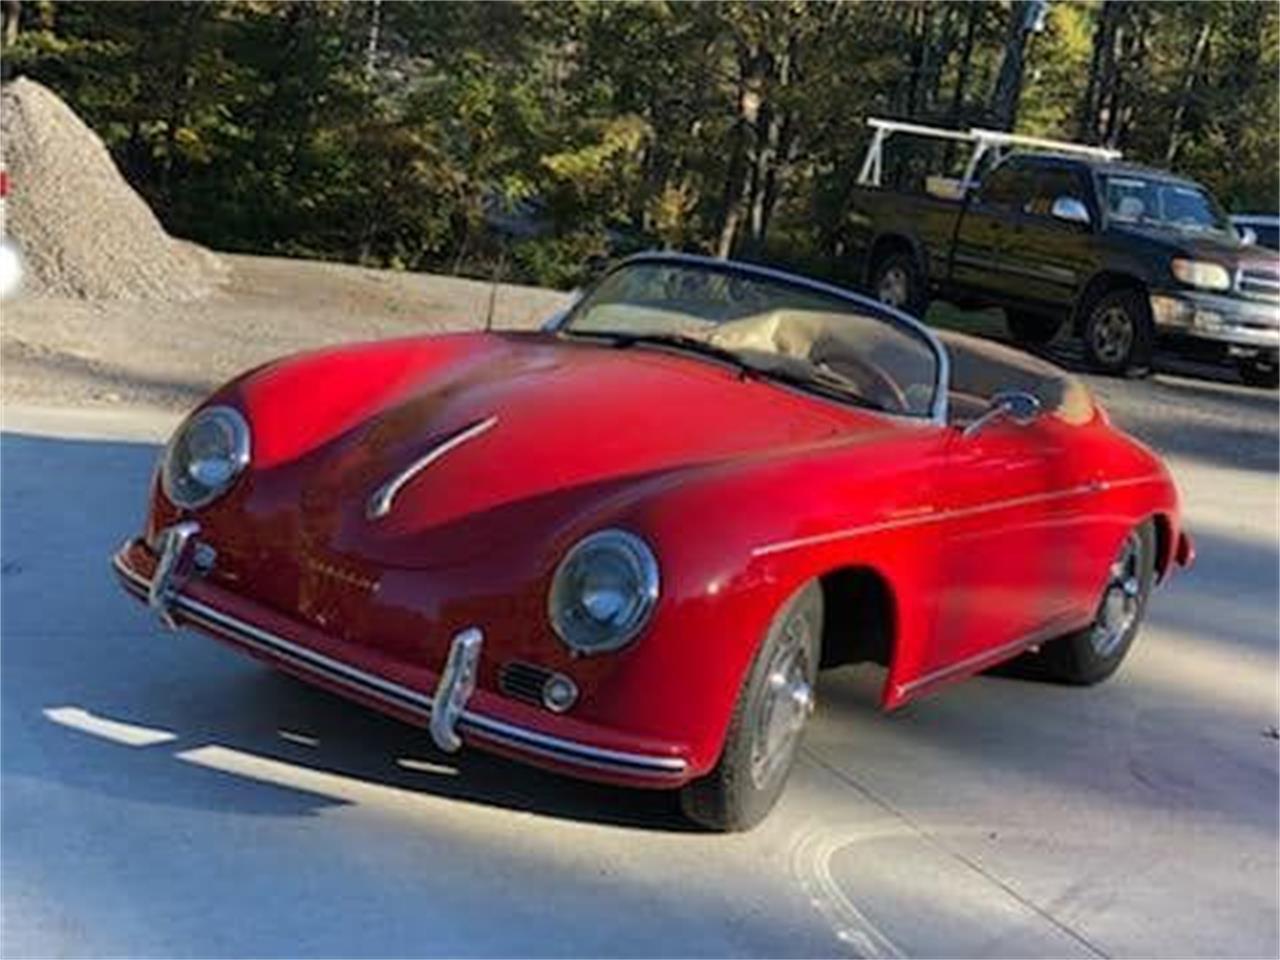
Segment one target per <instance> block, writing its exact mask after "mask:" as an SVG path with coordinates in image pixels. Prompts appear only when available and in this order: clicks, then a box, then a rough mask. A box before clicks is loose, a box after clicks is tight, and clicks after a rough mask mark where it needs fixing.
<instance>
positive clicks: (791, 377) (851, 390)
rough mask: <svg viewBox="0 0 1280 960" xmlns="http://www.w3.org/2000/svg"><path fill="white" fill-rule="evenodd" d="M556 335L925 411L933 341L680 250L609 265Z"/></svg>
mask: <svg viewBox="0 0 1280 960" xmlns="http://www.w3.org/2000/svg"><path fill="white" fill-rule="evenodd" d="M559 332H560V333H561V334H562V335H566V336H578V337H591V338H599V339H603V340H607V341H609V342H610V343H611V344H612V345H614V346H616V347H619V348H622V347H634V346H650V345H652V346H657V347H660V348H664V349H672V350H678V351H684V352H688V353H690V354H694V355H701V356H707V357H708V358H709V359H712V360H713V361H716V362H728V363H732V364H734V365H735V366H737V367H739V368H740V370H741V371H742V373H743V375H744V376H756V377H760V378H762V379H773V380H775V381H778V382H782V383H786V384H788V385H790V386H794V387H798V388H800V389H806V390H809V391H812V392H814V393H820V394H823V395H826V396H829V397H832V398H834V399H837V400H843V401H845V402H848V403H851V404H854V405H857V406H865V407H872V408H875V409H878V410H883V411H886V412H890V413H896V414H906V415H910V416H919V417H928V416H931V415H932V414H933V412H934V404H935V400H936V398H937V395H938V389H939V383H940V380H941V378H942V369H941V367H942V363H941V360H940V356H941V354H940V348H938V347H936V346H935V344H934V341H932V340H931V339H930V337H929V336H928V334H927V333H925V332H924V331H923V329H921V328H918V327H917V326H916V325H915V324H913V323H912V322H910V321H907V320H903V319H901V318H897V317H893V316H891V315H887V314H884V313H881V312H880V311H879V310H878V309H877V308H876V307H874V306H872V305H870V304H864V303H863V302H861V301H860V300H859V299H857V298H855V297H853V296H852V295H844V294H842V293H841V292H840V291H838V290H835V289H834V288H826V287H823V286H822V285H819V284H813V283H811V282H810V281H805V280H803V279H801V278H790V277H787V276H786V275H783V274H776V273H773V272H772V271H768V272H766V271H761V270H757V269H753V268H750V267H744V266H741V265H735V264H726V263H713V262H707V263H702V262H698V261H695V260H690V259H687V258H682V259H679V260H676V259H669V260H667V259H661V258H656V259H653V260H639V261H631V262H628V263H625V264H623V265H622V266H621V267H619V268H618V269H616V270H614V271H613V272H612V273H610V274H608V275H607V276H606V277H605V278H604V279H603V280H602V281H600V283H599V284H597V285H596V286H595V287H594V288H593V289H592V290H591V291H590V292H589V293H588V294H587V295H586V296H585V297H584V298H583V299H582V300H580V301H579V302H578V303H577V304H576V305H575V306H574V308H573V309H572V310H571V311H570V312H569V314H568V315H567V316H566V317H565V319H564V321H563V322H562V323H561V324H560V326H559Z"/></svg>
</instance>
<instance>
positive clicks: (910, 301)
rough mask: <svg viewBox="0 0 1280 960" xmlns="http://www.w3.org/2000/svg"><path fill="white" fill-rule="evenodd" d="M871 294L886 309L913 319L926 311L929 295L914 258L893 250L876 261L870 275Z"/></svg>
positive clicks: (907, 253) (905, 252) (903, 251)
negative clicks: (890, 308) (896, 311)
mask: <svg viewBox="0 0 1280 960" xmlns="http://www.w3.org/2000/svg"><path fill="white" fill-rule="evenodd" d="M871 293H872V295H874V296H875V298H876V299H877V300H879V301H880V302H881V303H883V304H885V305H886V306H890V307H894V308H895V309H897V310H901V311H902V312H903V313H909V314H911V315H912V316H913V317H922V316H924V314H925V311H927V310H928V309H929V293H928V290H927V289H926V287H925V279H924V275H923V273H922V272H921V270H920V265H919V264H918V263H916V258H915V257H914V256H912V254H911V253H909V252H908V251H906V250H895V251H892V252H890V253H887V254H885V255H884V256H882V257H880V259H878V260H877V261H876V264H875V267H874V268H873V269H872V271H871Z"/></svg>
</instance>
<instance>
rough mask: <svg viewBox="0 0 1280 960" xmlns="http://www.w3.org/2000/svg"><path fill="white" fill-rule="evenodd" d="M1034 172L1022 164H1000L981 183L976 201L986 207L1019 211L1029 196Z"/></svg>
mask: <svg viewBox="0 0 1280 960" xmlns="http://www.w3.org/2000/svg"><path fill="white" fill-rule="evenodd" d="M1034 179H1035V171H1034V170H1033V169H1031V168H1029V167H1026V166H1024V165H1022V164H1012V163H1002V164H1001V165H1000V166H998V167H996V168H995V170H993V171H991V175H990V176H989V177H987V179H986V180H984V181H983V183H982V187H981V189H980V191H979V193H978V199H979V200H981V201H982V203H983V204H984V205H986V206H988V207H994V208H996V209H1000V210H1020V209H1022V206H1023V204H1025V203H1026V202H1027V198H1028V197H1030V196H1031V187H1032V183H1033V182H1034Z"/></svg>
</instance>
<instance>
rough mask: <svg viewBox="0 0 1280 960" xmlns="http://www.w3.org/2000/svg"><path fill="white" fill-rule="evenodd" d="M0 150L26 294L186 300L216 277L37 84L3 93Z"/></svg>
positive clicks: (209, 262) (214, 263)
mask: <svg viewBox="0 0 1280 960" xmlns="http://www.w3.org/2000/svg"><path fill="white" fill-rule="evenodd" d="M0 155H2V156H3V160H2V161H0V162H2V163H3V165H4V167H5V169H6V170H7V171H8V174H9V197H8V200H7V202H6V207H7V209H6V210H5V220H6V224H5V226H6V229H7V230H8V233H9V235H10V236H11V237H13V238H14V239H15V240H16V241H17V243H18V246H19V248H20V249H21V251H22V258H23V263H24V266H25V268H26V276H25V278H24V281H23V288H24V290H25V292H26V293H28V294H35V295H45V296H64V297H78V298H82V299H86V300H97V299H107V300H139V299H159V300H191V299H195V298H196V297H200V296H203V295H205V294H207V293H208V292H210V291H211V290H212V289H213V288H214V287H215V286H216V285H217V284H218V282H219V281H220V280H221V279H222V277H223V275H224V272H225V268H224V267H223V266H222V264H221V263H220V262H219V260H218V258H217V256H215V255H214V254H212V253H210V252H209V251H207V250H205V249H203V248H201V247H198V246H196V245H195V244H191V243H187V242H185V241H182V240H176V239H174V238H173V237H170V236H169V235H168V234H167V233H165V231H164V228H163V227H162V226H160V221H158V220H157V219H156V217H155V214H153V213H152V212H151V209H150V208H149V207H148V206H147V205H146V203H145V202H144V201H143V200H142V198H141V197H140V196H138V194H137V193H135V192H134V191H133V189H132V188H131V187H130V186H129V184H128V183H127V182H126V181H125V179H124V177H122V176H121V175H120V171H119V170H117V169H116V165H115V163H114V161H112V159H111V155H110V153H108V152H107V148H106V146H105V145H104V144H103V142H102V141H101V140H100V139H98V137H97V135H96V134H95V133H94V132H93V131H92V130H90V129H89V128H88V127H87V126H85V124H84V123H83V122H82V121H81V120H80V118H79V117H77V116H76V115H75V113H74V112H73V111H72V110H71V108H70V107H68V106H67V105H66V104H65V103H63V102H62V100H61V99H59V98H58V96H57V95H56V94H54V93H53V92H52V91H50V90H48V89H47V88H45V87H43V86H41V85H40V84H38V83H35V82H34V81H31V80H28V79H26V78H20V79H18V80H15V81H13V82H12V83H10V84H7V85H5V87H4V89H3V90H0Z"/></svg>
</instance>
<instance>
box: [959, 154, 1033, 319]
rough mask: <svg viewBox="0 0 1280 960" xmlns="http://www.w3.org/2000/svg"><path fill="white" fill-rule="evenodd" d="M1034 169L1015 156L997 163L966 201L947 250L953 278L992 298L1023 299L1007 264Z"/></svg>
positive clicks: (976, 292)
mask: <svg viewBox="0 0 1280 960" xmlns="http://www.w3.org/2000/svg"><path fill="white" fill-rule="evenodd" d="M1034 182H1035V171H1034V169H1033V168H1032V167H1031V166H1029V165H1028V164H1027V163H1025V162H1024V161H1022V159H1021V158H1019V157H1012V158H1010V159H1009V160H1006V161H1005V162H1004V163H1002V164H1000V165H999V166H998V167H996V168H995V170H993V171H992V172H991V173H990V174H989V175H988V176H987V178H986V179H985V180H984V181H983V182H982V184H981V185H980V186H979V187H978V188H977V192H976V193H975V194H974V196H973V198H972V199H971V200H970V201H969V205H968V206H967V207H966V208H965V210H964V213H963V214H962V215H961V217H960V223H959V226H958V228H957V230H956V238H955V244H954V246H953V248H952V251H951V280H952V283H953V284H954V285H955V286H957V287H960V288H963V289H964V290H965V291H966V292H969V293H971V294H976V295H979V296H985V297H987V298H990V299H997V300H1005V299H1010V298H1012V299H1021V295H1020V290H1019V281H1018V276H1017V274H1016V273H1014V272H1013V271H1012V270H1011V269H1010V263H1009V258H1010V255H1011V253H1012V250H1011V244H1012V241H1013V229H1014V226H1015V224H1016V221H1017V218H1018V216H1019V211H1020V209H1021V207H1022V206H1023V205H1024V204H1025V203H1026V202H1027V200H1028V198H1029V197H1030V196H1031V191H1032V187H1033V185H1034Z"/></svg>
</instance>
